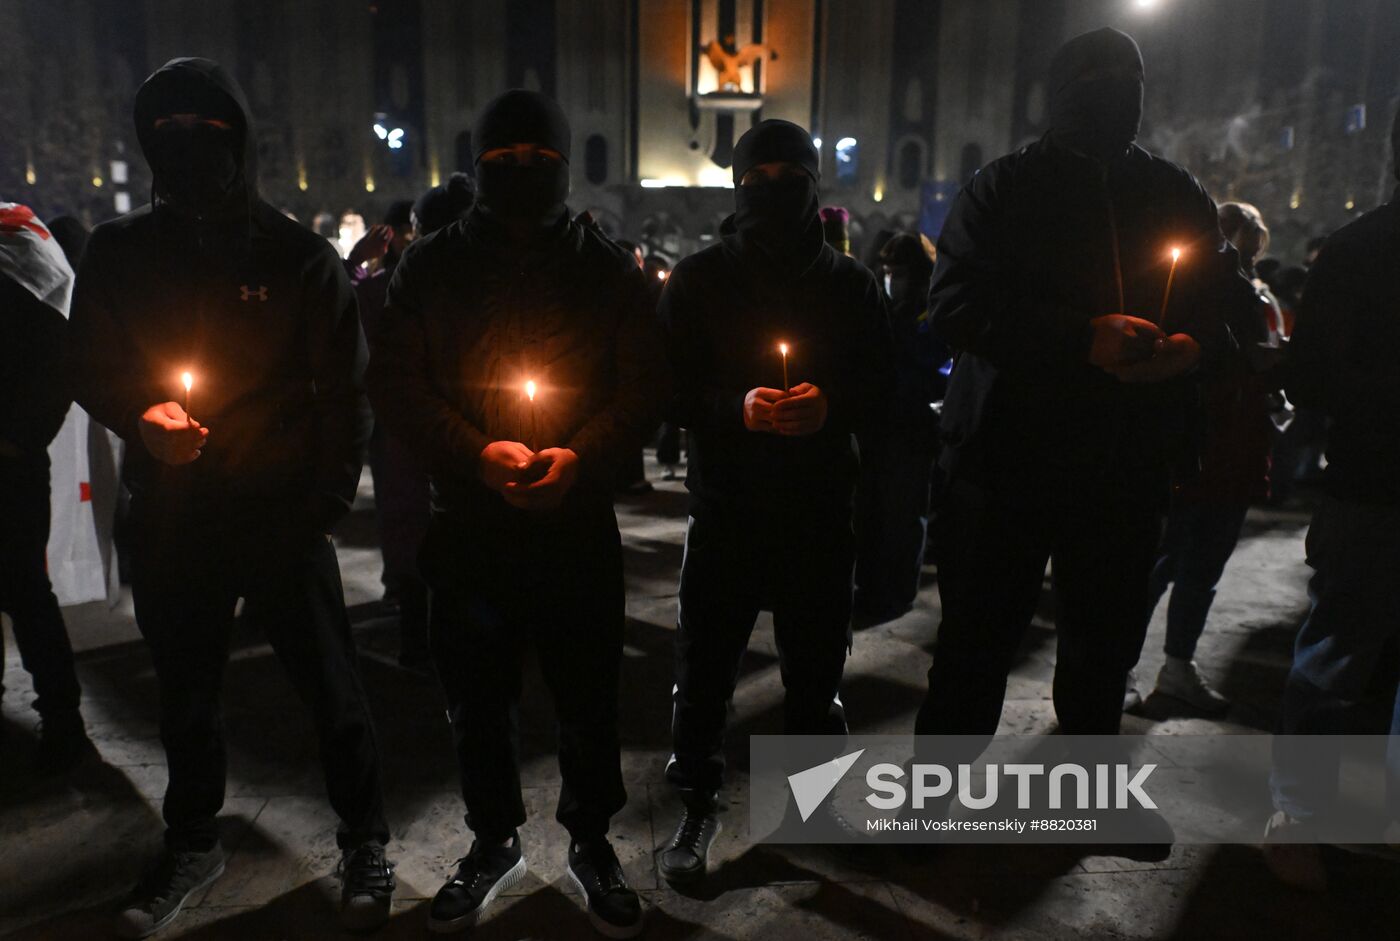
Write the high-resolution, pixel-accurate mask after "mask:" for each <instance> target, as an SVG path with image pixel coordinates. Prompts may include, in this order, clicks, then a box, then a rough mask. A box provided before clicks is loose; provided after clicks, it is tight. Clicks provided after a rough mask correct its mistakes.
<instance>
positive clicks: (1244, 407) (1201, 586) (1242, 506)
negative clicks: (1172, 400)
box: [1124, 203, 1286, 716]
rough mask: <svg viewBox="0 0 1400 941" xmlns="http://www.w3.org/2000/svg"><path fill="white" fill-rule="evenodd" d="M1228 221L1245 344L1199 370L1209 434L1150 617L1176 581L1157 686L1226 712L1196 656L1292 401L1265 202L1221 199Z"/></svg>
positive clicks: (1182, 476) (1239, 337) (1179, 488)
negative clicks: (1281, 378) (1270, 271)
mask: <svg viewBox="0 0 1400 941" xmlns="http://www.w3.org/2000/svg"><path fill="white" fill-rule="evenodd" d="M1219 218H1220V231H1221V233H1222V234H1223V235H1224V236H1225V238H1226V239H1227V240H1228V241H1229V242H1230V244H1232V245H1233V246H1234V247H1235V250H1236V252H1237V253H1238V254H1239V263H1240V272H1241V273H1242V274H1244V275H1245V276H1246V277H1249V278H1250V279H1251V280H1252V281H1253V283H1254V286H1255V292H1256V293H1255V296H1254V298H1253V299H1252V300H1249V299H1246V298H1243V297H1242V298H1241V300H1240V304H1241V309H1240V310H1239V312H1238V314H1236V315H1235V316H1232V317H1231V321H1230V323H1231V329H1232V332H1233V334H1234V337H1235V340H1236V343H1237V344H1238V349H1237V350H1235V351H1233V352H1232V353H1231V354H1230V355H1229V356H1228V357H1226V358H1225V359H1224V360H1223V362H1222V363H1220V364H1219V366H1218V367H1217V368H1216V369H1214V370H1212V371H1211V372H1210V373H1209V374H1208V375H1204V376H1203V377H1202V380H1201V419H1202V423H1203V428H1202V430H1201V441H1200V445H1199V454H1198V460H1197V462H1196V465H1195V466H1194V467H1192V468H1190V469H1189V470H1184V469H1183V468H1181V467H1180V466H1179V467H1178V468H1177V471H1176V473H1175V474H1174V479H1173V480H1172V495H1171V503H1170V505H1169V508H1168V511H1167V522H1166V529H1165V532H1164V535H1163V537H1162V542H1161V544H1160V546H1159V548H1158V555H1157V561H1156V563H1155V564H1154V565H1153V568H1152V576H1151V581H1150V589H1151V607H1150V608H1149V610H1148V612H1147V617H1148V619H1149V620H1150V619H1151V616H1152V610H1153V609H1155V608H1156V606H1157V603H1158V602H1159V601H1160V600H1161V598H1162V595H1163V594H1165V593H1166V592H1167V589H1168V586H1170V589H1171V594H1170V596H1169V598H1168V602H1167V631H1166V640H1165V643H1164V646H1163V653H1164V654H1165V660H1164V661H1163V663H1162V668H1161V671H1160V672H1159V673H1158V674H1157V683H1156V687H1155V689H1154V693H1155V694H1157V695H1162V696H1167V697H1170V698H1172V699H1175V700H1177V701H1178V702H1182V703H1185V704H1187V705H1188V706H1190V707H1191V708H1192V709H1194V710H1196V711H1197V712H1199V713H1201V714H1203V715H1209V716H1215V715H1222V714H1223V713H1224V712H1225V711H1226V710H1228V709H1229V706H1230V704H1229V701H1228V700H1226V698H1225V697H1224V696H1222V695H1220V693H1218V692H1216V691H1215V689H1214V688H1213V687H1212V686H1211V684H1210V683H1209V682H1208V681H1207V679H1206V677H1205V675H1204V674H1203V673H1202V672H1201V670H1200V668H1199V667H1198V666H1197V664H1196V661H1195V655H1196V646H1197V643H1198V642H1199V640H1200V637H1201V634H1202V633H1204V631H1205V628H1206V619H1207V616H1208V615H1209V613H1210V608H1211V603H1212V602H1213V601H1214V600H1215V586H1216V584H1217V583H1218V582H1219V581H1220V576H1221V575H1222V574H1223V573H1224V571H1225V565H1226V563H1227V562H1228V561H1229V559H1230V556H1231V555H1232V554H1233V553H1234V551H1235V546H1236V545H1237V544H1238V542H1239V538H1240V532H1241V530H1242V529H1243V528H1244V521H1245V515H1246V514H1247V513H1248V512H1249V507H1250V505H1251V504H1252V503H1255V502H1259V501H1262V500H1265V499H1267V498H1268V495H1269V451H1270V449H1271V447H1272V445H1273V440H1274V437H1275V426H1274V422H1273V420H1272V419H1271V413H1272V412H1274V411H1275V410H1282V409H1283V407H1284V406H1285V404H1286V402H1285V400H1283V398H1282V395H1281V394H1280V393H1278V392H1277V385H1278V377H1277V375H1276V374H1274V375H1273V376H1270V374H1269V372H1268V370H1269V369H1270V367H1271V366H1276V365H1277V363H1278V361H1279V357H1280V356H1281V354H1282V352H1283V342H1282V334H1281V331H1282V317H1281V315H1280V313H1279V308H1278V303H1277V302H1276V301H1275V300H1274V298H1273V295H1271V294H1270V293H1269V290H1268V287H1267V286H1265V285H1264V284H1263V282H1261V281H1259V280H1258V279H1257V278H1255V277H1254V262H1255V259H1256V258H1258V257H1259V255H1260V254H1262V253H1263V252H1264V251H1265V250H1266V249H1267V248H1268V245H1269V230H1268V227H1267V226H1265V225H1264V220H1263V218H1262V217H1261V216H1260V214H1259V210H1258V209H1256V208H1255V207H1253V206H1251V205H1250V204H1248V203H1221V204H1220V208H1219ZM1140 702H1141V694H1140V693H1139V691H1138V689H1137V676H1136V673H1135V672H1130V673H1129V675H1128V688H1127V692H1126V693H1125V694H1124V706H1125V708H1128V709H1132V708H1134V707H1135V706H1137V705H1138V704H1139V703H1140Z"/></svg>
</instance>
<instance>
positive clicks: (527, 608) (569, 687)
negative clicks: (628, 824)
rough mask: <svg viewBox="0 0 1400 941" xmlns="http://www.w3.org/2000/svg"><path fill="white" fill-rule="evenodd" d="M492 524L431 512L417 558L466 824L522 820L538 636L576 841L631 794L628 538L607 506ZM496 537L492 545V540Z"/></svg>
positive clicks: (500, 827)
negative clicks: (526, 673) (626, 715)
mask: <svg viewBox="0 0 1400 941" xmlns="http://www.w3.org/2000/svg"><path fill="white" fill-rule="evenodd" d="M556 522H557V525H552V524H550V523H548V522H542V523H539V524H538V525H537V524H536V523H535V522H527V523H523V524H521V525H501V526H496V525H486V524H477V525H473V524H471V523H467V522H462V521H458V520H454V519H452V518H449V517H446V516H438V517H435V518H434V520H433V522H432V524H431V525H430V526H429V529H428V537H427V539H426V541H425V542H424V546H423V553H422V555H421V557H420V561H421V567H422V570H423V573H424V575H425V577H426V578H427V580H428V585H429V588H430V590H431V591H430V602H429V609H430V613H429V637H430V643H431V646H432V651H433V659H434V661H435V663H436V666H437V672H438V677H439V679H440V680H441V682H442V687H443V691H444V693H445V694H446V697H447V705H448V715H449V717H450V719H451V721H452V734H453V741H454V744H455V747H456V751H457V760H458V763H459V766H460V770H461V783H462V799H463V801H464V803H465V804H466V810H467V813H466V820H467V826H469V827H470V828H471V829H472V832H473V833H474V834H476V836H477V837H479V838H481V839H483V840H488V841H490V840H504V839H506V838H507V837H508V836H509V835H510V834H511V832H512V831H514V830H515V829H516V828H517V827H519V826H520V825H521V824H522V823H524V822H525V805H524V802H523V801H522V798H521V792H520V752H519V721H518V707H519V703H520V695H521V681H522V674H523V669H524V656H525V652H526V648H527V647H529V646H532V647H533V648H534V650H535V653H536V656H537V657H538V660H539V666H540V671H541V673H542V674H543V676H544V682H545V685H546V687H548V689H549V693H550V695H551V696H552V697H553V700H554V711H555V714H556V716H557V721H558V743H559V774H560V778H561V779H562V781H561V786H560V791H559V805H558V808H557V811H556V813H555V816H556V817H557V819H558V820H559V822H560V823H561V824H563V826H564V828H565V829H567V830H568V831H569V834H570V835H571V836H572V837H573V838H574V839H575V840H578V841H587V840H590V839H596V838H598V837H602V836H604V835H605V834H606V833H607V832H608V826H609V822H610V821H611V819H612V817H613V815H614V814H616V813H617V812H618V811H619V810H621V809H622V807H623V805H624V804H626V803H627V793H626V789H625V787H624V786H623V783H622V755H621V750H620V747H619V744H618V731H617V720H618V677H619V670H620V668H621V661H622V630H623V623H624V616H625V614H624V610H625V609H624V595H623V584H622V547H621V540H620V537H619V535H618V530H617V520H616V518H615V517H614V516H613V512H612V506H611V503H610V502H603V503H600V504H599V506H598V507H597V508H595V511H594V512H593V513H591V514H590V515H589V516H588V517H587V518H586V519H581V520H574V521H567V520H565V521H556ZM488 535H489V536H490V537H491V544H490V545H486V544H485V543H486V539H485V538H483V537H486V536H488Z"/></svg>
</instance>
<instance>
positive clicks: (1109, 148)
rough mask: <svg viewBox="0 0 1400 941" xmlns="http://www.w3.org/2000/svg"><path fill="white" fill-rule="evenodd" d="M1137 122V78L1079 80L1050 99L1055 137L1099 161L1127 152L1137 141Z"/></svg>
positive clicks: (1139, 85)
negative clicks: (1130, 145) (1129, 146)
mask: <svg viewBox="0 0 1400 941" xmlns="http://www.w3.org/2000/svg"><path fill="white" fill-rule="evenodd" d="M1141 123H1142V79H1141V78H1137V79H1132V78H1123V77H1121V76H1103V77H1100V78H1088V79H1081V80H1080V81H1077V82H1071V83H1070V84H1068V85H1066V86H1065V87H1064V88H1062V89H1060V90H1059V91H1058V92H1056V93H1055V94H1054V95H1053V96H1051V99H1050V126H1051V128H1052V129H1053V130H1054V133H1055V136H1056V137H1058V138H1060V140H1062V141H1063V142H1064V143H1066V144H1068V145H1069V146H1070V147H1073V148H1074V149H1075V150H1078V151H1081V152H1082V153H1085V154H1088V155H1089V156H1091V157H1096V158H1098V159H1100V160H1107V159H1109V158H1111V157H1115V156H1117V155H1119V154H1121V153H1122V152H1123V151H1125V150H1127V148H1128V145H1129V144H1131V143H1132V142H1133V141H1134V140H1136V139H1137V135H1138V127H1139V125H1140V124H1141Z"/></svg>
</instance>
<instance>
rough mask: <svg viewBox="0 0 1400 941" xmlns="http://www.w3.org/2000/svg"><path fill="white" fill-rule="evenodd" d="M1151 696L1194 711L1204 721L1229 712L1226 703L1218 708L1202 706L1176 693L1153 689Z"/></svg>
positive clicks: (1228, 705) (1228, 706)
mask: <svg viewBox="0 0 1400 941" xmlns="http://www.w3.org/2000/svg"><path fill="white" fill-rule="evenodd" d="M1152 694H1153V695H1154V696H1161V697H1163V698H1165V699H1170V700H1171V701H1172V702H1177V703H1181V704H1182V705H1183V706H1186V707H1188V708H1191V709H1194V710H1196V712H1198V713H1200V715H1201V717H1202V718H1206V719H1213V718H1218V717H1220V716H1223V715H1225V713H1227V712H1229V711H1230V704H1229V703H1228V702H1225V703H1221V704H1220V705H1218V706H1214V705H1212V706H1203V705H1201V704H1200V703H1198V702H1194V701H1193V700H1190V699H1187V698H1186V697H1185V696H1180V695H1178V694H1176V693H1169V692H1167V691H1166V690H1163V689H1154V690H1153V691H1152Z"/></svg>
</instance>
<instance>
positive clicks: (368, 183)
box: [365, 176, 374, 193]
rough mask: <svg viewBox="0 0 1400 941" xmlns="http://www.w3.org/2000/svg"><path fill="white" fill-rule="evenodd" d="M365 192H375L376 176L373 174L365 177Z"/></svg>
mask: <svg viewBox="0 0 1400 941" xmlns="http://www.w3.org/2000/svg"><path fill="white" fill-rule="evenodd" d="M365 192H366V193H373V192H374V177H372V176H367V177H365Z"/></svg>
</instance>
